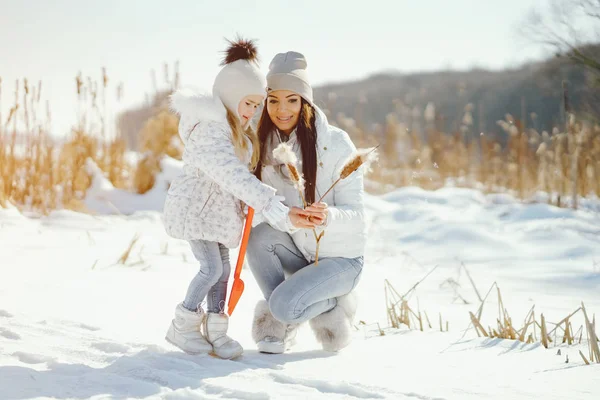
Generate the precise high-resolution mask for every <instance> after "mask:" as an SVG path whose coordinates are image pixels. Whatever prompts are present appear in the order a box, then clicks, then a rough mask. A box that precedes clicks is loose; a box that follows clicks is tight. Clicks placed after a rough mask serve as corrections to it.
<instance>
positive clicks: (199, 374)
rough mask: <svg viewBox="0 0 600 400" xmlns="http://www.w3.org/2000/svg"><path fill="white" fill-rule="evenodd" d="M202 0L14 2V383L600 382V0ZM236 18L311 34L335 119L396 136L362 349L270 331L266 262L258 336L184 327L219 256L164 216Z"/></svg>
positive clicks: (376, 209) (70, 388) (304, 39)
mask: <svg viewBox="0 0 600 400" xmlns="http://www.w3.org/2000/svg"><path fill="white" fill-rule="evenodd" d="M180 3H181V4H178V6H177V7H176V10H171V11H173V12H167V10H168V9H167V8H165V5H164V4H162V3H161V2H159V1H157V0H148V1H146V2H145V3H144V8H143V9H140V7H139V4H136V3H135V2H120V1H116V0H106V1H103V2H89V3H86V4H85V5H83V3H81V2H75V1H71V0H60V1H58V2H57V3H56V4H55V5H54V6H48V10H42V9H41V8H40V7H38V6H39V4H37V2H35V1H30V0H23V1H21V2H19V3H18V4H17V3H12V2H6V1H2V0H0V9H2V10H3V12H2V13H0V14H4V15H6V16H7V17H6V18H4V17H0V48H6V49H9V50H7V51H6V52H5V53H6V54H9V53H10V54H11V57H6V58H5V57H3V58H2V61H1V62H0V400H30V399H31V400H33V399H35V400H42V399H48V400H67V399H72V400H84V399H92V400H126V399H132V400H133V399H136V400H138V399H139V400H142V399H144V400H158V399H161V400H162V399H166V400H188V399H189V400H193V399H238V400H263V399H264V400H267V399H273V400H278V399H302V400H307V399H311V400H312V399H317V400H318V399H327V400H329V399H334V400H335V399H395V400H396V399H398V400H401V399H411V400H463V399H464V400H471V399H472V400H475V399H477V400H479V399H498V400H513V399H515V400H525V399H534V398H540V399H546V400H554V399H556V400H558V399H561V400H588V399H590V400H592V399H594V400H597V399H600V340H599V339H598V335H599V334H600V327H599V325H600V322H597V320H599V319H600V107H599V105H600V97H598V93H599V91H598V85H599V82H600V78H599V77H600V67H599V66H600V45H599V44H598V43H600V38H599V37H598V36H597V32H598V26H599V25H598V22H599V21H600V17H599V16H600V3H598V2H597V1H592V0H553V1H552V2H546V1H541V0H518V1H517V0H505V1H503V2H497V4H496V2H474V1H470V0H456V1H455V2H452V3H450V2H442V1H436V0H430V1H425V2H420V3H418V4H417V2H413V3H411V4H404V2H396V1H385V0H374V1H372V2H369V7H358V6H356V7H354V5H353V6H349V5H348V3H347V2H343V1H331V2H317V1H316V0H315V1H314V2H313V4H312V5H311V6H310V7H307V6H306V4H309V3H311V0H309V1H307V2H303V3H298V4H296V3H294V2H289V3H288V2H285V3H283V2H276V1H273V2H263V3H260V4H250V3H248V2H242V1H239V2H237V1H236V2H228V4H232V5H231V7H233V8H232V9H229V8H228V7H229V6H225V5H224V4H225V3H223V4H221V5H219V4H217V2H214V4H213V3H210V2H197V1H195V0H185V1H181V2H180ZM209 3H210V4H209ZM304 3H306V4H304ZM234 6H235V7H234ZM233 9H235V11H232V10H233ZM317 9H318V11H319V12H318V13H316V12H315V10H317ZM432 10H435V12H432ZM529 12H531V15H530V16H528V17H527V16H526V14H528V13H529ZM290 16H293V18H294V20H293V22H294V23H296V22H297V21H302V27H303V29H297V28H298V26H297V25H295V24H292V23H291V22H290ZM398 16H401V18H399V17H398ZM491 16H494V18H495V20H497V21H503V22H502V23H498V24H492V23H490V20H491ZM23 18H27V21H32V24H25V23H23V22H22V20H23ZM92 20H93V21H94V26H96V28H92V27H91V24H90V21H92ZM508 21H512V23H514V24H516V25H518V28H519V33H518V34H516V33H515V31H516V30H517V29H515V27H514V25H512V26H509V25H510V24H509V23H508ZM30 25H31V26H30ZM496 25H497V26H496ZM304 28H306V29H304ZM521 29H522V30H523V32H521ZM388 30H391V31H388ZM392 31H393V32H392ZM474 32H476V34H474ZM109 33H110V34H109ZM236 33H244V34H245V33H248V34H249V35H253V36H252V37H257V38H259V40H258V44H259V48H260V55H261V62H262V67H263V69H265V70H266V67H267V66H268V61H269V60H270V59H271V57H273V55H275V54H276V53H277V52H280V51H286V50H291V49H293V50H300V51H303V52H305V55H306V56H307V58H308V59H309V60H310V62H309V65H310V67H309V71H310V76H311V79H313V82H314V83H315V84H314V96H315V104H317V105H318V107H320V108H321V109H322V110H323V113H324V115H326V116H327V118H328V120H329V123H330V124H332V125H335V126H337V127H339V128H342V129H343V130H345V131H346V132H347V133H348V135H349V136H350V138H351V140H352V141H353V143H354V144H355V145H356V147H358V148H369V147H374V146H379V148H378V153H379V159H378V161H377V162H375V163H374V164H373V165H372V166H371V171H369V172H368V173H367V174H366V175H365V208H366V218H367V227H368V240H367V246H366V254H365V258H364V262H365V263H364V269H363V273H362V276H361V279H360V282H359V284H358V286H357V287H356V289H355V292H356V293H357V296H358V310H357V314H356V318H355V319H354V322H353V327H352V338H353V340H352V342H351V344H350V345H348V346H347V347H345V348H343V349H342V350H340V351H339V352H328V351H325V350H323V349H322V346H321V344H320V343H319V342H318V341H317V340H316V338H315V336H314V334H313V332H312V330H311V328H310V327H309V324H308V323H304V324H303V325H302V326H300V329H299V333H298V337H297V342H296V344H295V345H294V346H293V347H292V348H291V349H290V350H289V351H287V352H285V353H284V354H265V353H261V352H259V351H258V350H257V345H256V343H255V341H254V340H253V338H252V332H251V327H252V323H253V314H254V308H255V305H256V304H257V302H258V301H259V300H260V299H262V298H263V294H262V292H261V290H260V289H259V286H258V284H257V282H256V281H255V279H254V277H253V275H252V273H251V271H250V268H249V267H248V265H247V263H246V264H245V265H244V268H243V270H242V274H241V278H242V279H243V281H244V282H245V291H244V293H243V296H242V297H241V299H240V301H239V303H238V305H237V308H236V309H235V312H234V313H233V314H232V315H231V317H230V322H229V324H230V325H229V335H230V336H232V337H233V338H235V339H236V340H238V341H239V342H240V343H241V344H242V346H243V347H244V353H243V355H242V356H241V357H238V358H235V359H232V360H226V359H220V358H218V357H215V356H210V355H207V354H202V355H191V354H187V353H185V352H183V351H181V350H180V349H179V348H177V347H175V346H173V345H172V344H170V343H168V342H167V341H166V340H165V334H166V332H167V329H168V328H169V324H170V323H171V320H172V319H173V313H174V309H175V306H176V305H177V304H178V303H180V302H181V301H182V296H183V294H184V293H185V289H186V288H187V286H188V284H189V282H190V280H191V279H192V278H193V277H194V276H195V275H196V273H197V272H198V262H197V261H196V259H195V258H194V255H193V254H192V251H191V249H190V246H189V244H188V243H187V242H186V241H184V240H177V239H174V238H172V237H170V236H168V235H167V233H166V232H165V226H164V223H163V212H162V211H163V206H164V204H165V198H166V196H167V191H168V189H169V187H170V185H171V183H172V182H173V181H174V180H175V179H176V178H177V177H178V176H180V175H181V174H182V172H183V166H184V164H183V161H182V156H183V151H184V146H183V142H182V140H181V138H180V134H179V132H178V123H179V118H178V116H177V115H176V114H174V113H173V110H172V109H170V108H169V103H168V99H169V96H170V95H171V94H172V93H173V92H174V91H176V90H177V89H179V88H182V87H194V88H199V89H200V90H201V91H205V92H210V90H211V85H212V80H213V79H214V76H215V74H216V73H217V72H218V69H217V65H218V62H219V61H220V58H219V57H220V56H221V55H220V54H219V53H218V51H219V50H222V48H223V43H224V41H223V40H222V39H223V37H228V38H229V37H232V35H234V34H236ZM515 35H516V36H517V37H518V38H519V39H522V38H526V41H527V43H528V45H527V46H524V47H522V48H521V47H519V46H520V44H519V45H517V44H516V43H517V42H516V41H515V40H513V39H514V37H515ZM475 36H477V37H475ZM33 37H35V38H39V37H42V38H43V40H41V41H39V40H38V39H36V41H33V39H32V38H33ZM39 43H41V45H39ZM82 43H85V45H84V46H83V47H82ZM518 43H521V42H518ZM516 47H519V48H520V50H515V48H516ZM22 49H26V50H28V51H26V52H23V51H21V50H22ZM392 50H393V51H392ZM9 58H10V59H11V62H8V63H5V60H8V59H9ZM40 60H43V62H40ZM174 60H178V61H174ZM179 61H181V64H180V62H179ZM157 66H158V67H157ZM147 71H150V74H147ZM157 71H158V72H157ZM141 75H143V78H140V76H141ZM148 81H149V82H148ZM13 84H14V85H13ZM144 97H145V100H143V101H142V98H144ZM259 114H260V113H259ZM238 253H239V248H236V249H232V251H231V259H232V260H235V259H236V258H237V256H238ZM233 264H235V262H233ZM315 268H318V266H317V267H315ZM232 280H233V279H230V282H229V284H230V286H231V284H232Z"/></svg>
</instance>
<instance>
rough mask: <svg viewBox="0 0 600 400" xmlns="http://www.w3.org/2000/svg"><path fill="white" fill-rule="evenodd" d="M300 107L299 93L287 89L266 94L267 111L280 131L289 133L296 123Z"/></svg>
mask: <svg viewBox="0 0 600 400" xmlns="http://www.w3.org/2000/svg"><path fill="white" fill-rule="evenodd" d="M301 108H302V99H301V97H300V95H298V94H297V93H294V92H290V91H289V90H275V91H273V92H271V93H269V95H268V96H267V112H268V113H269V117H270V118H271V121H273V123H274V124H275V126H276V127H277V129H279V131H280V132H282V133H285V134H286V135H289V134H290V133H292V131H293V130H294V128H295V127H296V124H297V123H298V116H299V115H300V109H301Z"/></svg>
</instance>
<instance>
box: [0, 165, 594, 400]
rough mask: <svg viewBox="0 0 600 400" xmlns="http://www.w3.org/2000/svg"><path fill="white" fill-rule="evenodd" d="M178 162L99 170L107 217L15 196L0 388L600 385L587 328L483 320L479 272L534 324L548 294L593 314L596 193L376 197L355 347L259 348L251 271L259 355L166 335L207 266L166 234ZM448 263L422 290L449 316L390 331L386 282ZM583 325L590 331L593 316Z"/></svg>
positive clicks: (304, 391) (67, 394)
mask: <svg viewBox="0 0 600 400" xmlns="http://www.w3.org/2000/svg"><path fill="white" fill-rule="evenodd" d="M88 167H89V168H91V169H92V170H93V169H94V168H93V167H94V166H93V165H89V166H88ZM179 169H180V165H179V164H178V163H177V162H176V161H174V160H169V159H166V160H165V161H164V162H163V172H162V173H161V175H160V176H159V178H158V183H157V187H156V189H155V190H152V191H150V192H148V193H147V194H145V195H132V194H130V193H126V192H123V191H119V190H116V189H114V188H112V187H111V186H110V184H108V182H107V181H105V180H103V178H102V176H101V174H98V173H97V174H96V175H95V176H94V183H93V186H92V188H91V189H90V191H89V192H88V196H87V198H86V205H87V206H88V207H89V208H90V209H91V210H93V211H94V212H95V213H96V214H95V215H88V214H80V213H75V212H71V211H56V212H53V213H51V214H50V215H49V216H47V217H42V218H26V217H24V216H22V215H20V214H19V213H18V211H17V210H16V209H0V243H2V246H0V399H3V400H4V399H6V400H9V399H19V400H21V399H95V400H99V399H223V398H227V399H242V400H250V399H304V400H305V399H356V398H358V399H502V400H506V399H531V398H538V397H539V398H545V399H598V398H600V364H596V365H590V366H586V365H584V363H583V360H582V359H581V357H580V356H579V350H581V351H582V352H583V353H584V354H586V355H587V354H588V350H587V343H586V338H585V334H584V335H583V341H582V343H581V344H576V345H573V346H566V345H563V344H560V342H561V341H560V340H559V344H555V343H553V344H551V347H550V348H549V349H545V348H544V347H543V346H542V345H541V344H539V343H534V344H524V343H521V342H516V341H510V340H500V339H487V338H478V337H477V335H476V333H475V331H474V330H473V329H472V328H469V329H467V328H468V327H469V325H470V320H469V314H468V313H469V311H472V312H476V311H477V308H478V307H479V304H480V303H479V301H478V299H477V295H476V293H475V291H474V290H473V289H472V287H471V284H470V282H469V280H468V278H467V276H466V273H465V269H464V268H466V269H467V270H468V272H469V273H470V275H471V276H472V278H473V281H474V282H475V285H476V286H477V289H478V291H479V293H480V294H481V296H485V294H486V293H487V292H488V289H490V287H491V286H492V284H493V283H494V282H496V283H497V285H498V287H499V288H500V290H501V294H502V300H503V302H504V306H505V308H506V309H507V310H508V312H509V313H510V316H511V317H512V319H513V321H514V323H515V325H517V326H518V327H521V326H522V323H521V322H520V321H523V320H524V318H525V316H526V314H527V313H528V311H529V310H530V309H531V307H532V306H534V305H535V310H536V314H537V315H538V316H539V314H540V313H543V314H544V316H545V318H546V319H547V320H548V321H551V322H558V321H559V320H561V319H562V318H564V317H565V316H567V315H568V314H569V313H570V312H572V311H574V310H575V309H576V308H577V307H579V306H580V305H581V302H582V301H583V302H584V303H585V306H586V308H587V310H588V313H589V314H590V316H591V314H593V313H598V312H600V215H599V214H598V213H597V212H596V211H593V210H594V208H593V207H592V206H590V207H589V208H586V209H582V210H577V211H575V210H570V209H558V208H555V207H552V206H549V205H547V204H523V203H521V202H518V201H516V200H515V199H513V198H512V197H510V196H509V195H486V194H483V193H481V192H479V191H477V190H471V189H461V188H444V189H440V190H437V191H432V192H429V191H424V190H421V189H418V188H413V187H407V188H402V189H398V190H396V191H394V192H392V193H389V194H387V195H383V196H367V210H368V214H369V243H368V249H367V254H366V257H365V260H366V265H365V269H364V272H363V276H362V280H361V282H360V284H359V286H358V287H357V292H358V295H359V296H360V305H359V309H358V314H357V321H356V322H357V325H356V331H355V332H354V341H353V342H352V344H351V345H350V346H349V347H347V348H346V349H344V350H342V351H341V352H339V353H337V354H334V353H328V352H325V351H323V350H321V349H320V347H319V345H318V343H317V342H316V341H315V339H314V338H313V335H312V332H311V331H310V328H309V327H308V324H305V325H304V326H303V327H301V330H300V332H299V337H298V344H297V345H296V346H295V347H294V348H293V349H292V351H291V352H289V353H286V354H282V355H266V354H261V353H258V352H257V351H256V346H255V345H254V343H253V342H252V339H251V334H250V326H251V321H252V312H253V307H254V305H255V304H256V302H257V301H258V300H259V299H260V297H261V295H260V291H259V289H258V287H257V285H256V283H255V282H254V279H253V278H252V275H251V274H250V272H249V271H248V270H247V269H246V270H244V271H243V273H242V279H243V280H244V281H245V283H246V290H245V292H244V295H243V296H242V299H241V300H240V303H239V304H238V306H237V308H236V311H235V313H234V314H233V316H232V317H231V321H230V334H231V336H233V337H234V338H236V339H237V340H239V341H240V342H241V343H242V345H243V346H244V348H245V353H244V355H243V356H242V357H240V358H239V359H237V360H220V359H217V358H213V357H210V356H207V355H201V356H191V355H187V354H185V353H183V352H181V351H179V350H178V349H176V348H174V347H173V346H171V345H169V344H168V343H167V342H165V340H164V334H165V332H166V329H167V328H168V325H169V323H170V319H171V318H172V314H173V311H174V308H175V305H176V304H177V303H178V302H179V301H181V299H182V297H183V296H184V294H185V290H186V288H187V285H188V283H189V281H190V279H191V278H192V277H193V276H194V274H195V273H196V272H197V266H196V263H195V260H194V258H193V255H192V253H191V250H190V249H189V247H188V245H187V243H185V242H182V241H178V240H174V239H171V238H169V237H168V236H166V234H165V233H164V229H163V227H162V223H161V214H160V209H161V208H162V201H163V200H164V188H165V187H166V185H167V182H168V181H169V180H171V179H172V178H173V176H174V175H175V174H176V173H177V171H178V170H179ZM96 172H97V171H96ZM590 204H592V205H593V206H594V207H595V206H596V205H595V203H594V202H593V201H590ZM115 209H117V210H118V212H116V211H115ZM596 209H597V208H596ZM136 235H137V236H139V240H138V241H137V242H136V243H135V244H134V246H133V248H132V251H131V253H130V255H129V258H128V259H127V260H126V262H125V263H124V264H120V263H118V260H119V258H120V257H121V255H122V254H123V252H124V251H125V250H126V249H127V247H128V246H129V244H130V242H131V241H132V239H133V238H134V237H136ZM236 257H237V251H236V250H233V251H232V259H235V258H236ZM461 265H464V268H463V267H461ZM434 267H435V269H434ZM432 269H434V270H433V272H432V273H431V274H430V275H429V276H428V277H427V278H426V279H425V280H423V281H422V283H420V284H419V285H418V286H417V288H416V290H415V291H414V292H413V293H412V294H411V295H410V296H409V305H410V306H411V308H413V309H415V310H416V309H420V310H421V311H424V312H427V313H428V316H429V318H430V319H431V323H432V328H431V329H429V328H428V327H426V329H425V330H424V332H421V331H418V330H408V329H407V328H401V329H393V328H390V327H389V324H388V321H387V316H386V309H385V294H384V280H385V279H387V280H388V281H389V282H390V283H391V284H392V285H393V287H394V288H395V289H396V290H397V291H398V292H399V293H401V294H403V293H406V292H408V291H409V289H410V288H411V287H412V286H413V285H414V284H415V283H416V282H418V281H419V280H420V279H422V278H423V277H424V276H425V275H426V274H427V273H428V272H430V271H431V270H432ZM451 282H457V283H458V284H459V286H455V289H453V288H452V285H451V284H450V283H451ZM455 290H456V292H455ZM457 294H459V295H460V296H461V297H462V298H463V299H465V300H466V301H467V302H468V303H469V304H464V302H463V301H461V300H460V299H459V298H458V296H457ZM440 315H441V317H442V319H443V323H444V325H445V323H446V321H448V324H449V330H448V331H447V332H440V330H439V322H438V319H439V316H440ZM497 317H498V301H497V293H496V291H495V290H493V291H492V292H491V294H490V296H489V297H488V299H487V300H486V305H485V307H484V309H483V315H482V323H483V324H484V326H486V327H487V326H488V325H490V326H495V323H496V318H497ZM359 321H362V322H359ZM572 323H573V327H574V328H575V329H578V328H579V326H580V325H581V324H582V317H581V315H579V314H578V315H576V316H575V317H573V320H572ZM377 324H379V326H380V327H381V328H382V329H383V331H384V333H385V335H384V336H380V335H379V330H378V328H377ZM559 339H560V338H559ZM559 349H560V351H561V354H560V355H558V354H557V353H558V350H559ZM567 357H568V363H567V362H566V360H567Z"/></svg>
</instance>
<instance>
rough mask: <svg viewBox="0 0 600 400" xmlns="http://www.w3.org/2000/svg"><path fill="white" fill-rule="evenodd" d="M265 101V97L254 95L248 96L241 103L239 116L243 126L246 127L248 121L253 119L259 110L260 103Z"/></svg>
mask: <svg viewBox="0 0 600 400" xmlns="http://www.w3.org/2000/svg"><path fill="white" fill-rule="evenodd" d="M263 100H264V97H263V96H261V95H258V94H252V95H250V96H246V97H244V98H243V99H242V101H240V104H238V110H237V111H238V115H239V116H240V122H241V123H242V126H246V125H247V124H248V121H250V119H252V116H254V113H255V112H256V110H257V109H258V107H259V105H260V103H262V101H263Z"/></svg>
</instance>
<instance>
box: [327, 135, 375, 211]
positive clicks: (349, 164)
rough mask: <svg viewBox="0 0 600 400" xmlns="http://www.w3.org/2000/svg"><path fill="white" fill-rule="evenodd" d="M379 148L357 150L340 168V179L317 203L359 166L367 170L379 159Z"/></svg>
mask: <svg viewBox="0 0 600 400" xmlns="http://www.w3.org/2000/svg"><path fill="white" fill-rule="evenodd" d="M378 147H379V145H377V146H376V147H373V148H370V149H358V150H357V151H356V152H355V154H353V155H352V156H351V157H350V158H348V160H346V162H345V163H344V166H343V167H342V171H341V172H340V177H339V178H338V179H337V180H336V181H335V182H333V184H332V185H331V186H330V187H329V189H327V191H326V192H325V193H324V194H323V195H322V196H321V198H320V199H319V201H318V202H319V203H320V202H321V201H322V200H323V199H324V198H325V196H327V194H328V193H329V192H330V191H331V190H332V189H333V188H334V187H335V185H337V184H338V183H339V182H340V181H341V180H342V179H346V178H348V177H349V176H350V175H352V173H354V172H356V171H357V170H358V169H359V168H360V167H361V166H363V165H364V166H365V168H366V169H367V170H368V169H369V168H370V166H371V164H372V163H373V162H375V161H376V160H377V158H378V157H379V155H378V153H377V148H378Z"/></svg>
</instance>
